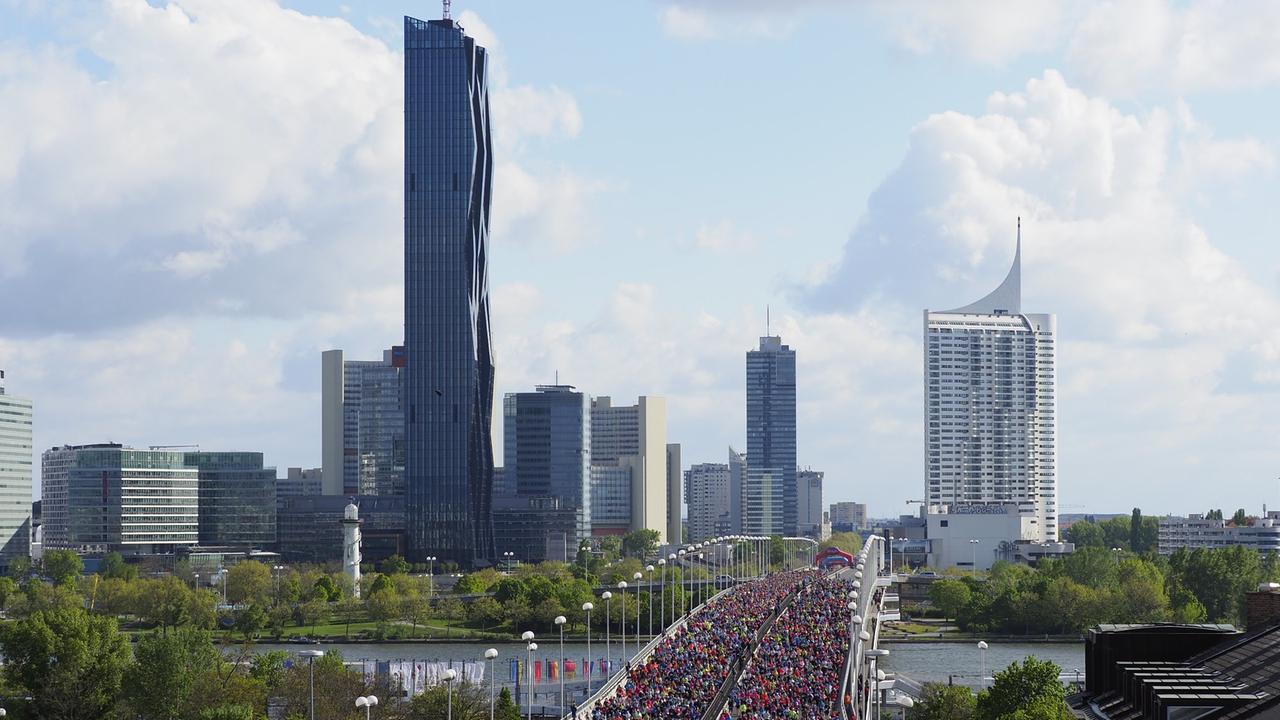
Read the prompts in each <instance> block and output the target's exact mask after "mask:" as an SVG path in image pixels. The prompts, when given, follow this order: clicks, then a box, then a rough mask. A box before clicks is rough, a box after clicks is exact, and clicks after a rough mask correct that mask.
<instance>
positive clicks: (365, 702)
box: [356, 671, 452, 720]
mask: <svg viewBox="0 0 1280 720" xmlns="http://www.w3.org/2000/svg"><path fill="white" fill-rule="evenodd" d="M450 672H452V671H450ZM377 704H378V696H377V695H366V696H363V697H358V698H356V707H358V708H364V720H369V712H370V711H372V710H373V706H374V705H377Z"/></svg>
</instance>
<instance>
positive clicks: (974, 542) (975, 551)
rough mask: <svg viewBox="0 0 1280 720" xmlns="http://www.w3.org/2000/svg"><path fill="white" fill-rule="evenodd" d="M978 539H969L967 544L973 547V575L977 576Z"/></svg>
mask: <svg viewBox="0 0 1280 720" xmlns="http://www.w3.org/2000/svg"><path fill="white" fill-rule="evenodd" d="M978 542H979V541H978V540H970V541H969V545H970V546H971V547H972V548H973V575H974V577H977V576H978Z"/></svg>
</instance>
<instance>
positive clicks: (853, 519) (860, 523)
mask: <svg viewBox="0 0 1280 720" xmlns="http://www.w3.org/2000/svg"><path fill="white" fill-rule="evenodd" d="M866 527H867V506H866V504H864V503H857V502H838V503H831V530H832V532H858V531H859V530H862V529H864V528H866Z"/></svg>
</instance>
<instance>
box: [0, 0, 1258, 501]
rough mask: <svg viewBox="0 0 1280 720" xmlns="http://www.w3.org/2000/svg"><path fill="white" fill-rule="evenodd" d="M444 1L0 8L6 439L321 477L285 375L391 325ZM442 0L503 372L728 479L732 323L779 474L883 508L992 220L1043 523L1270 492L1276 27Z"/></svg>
mask: <svg viewBox="0 0 1280 720" xmlns="http://www.w3.org/2000/svg"><path fill="white" fill-rule="evenodd" d="M438 12H439V6H438V5H437V4H436V3H426V2H419V3H406V2H383V1H377V2H347V3H340V2H325V1H320V0H316V1H307V2H302V1H293V2H290V1H288V0H281V2H274V1H272V0H218V1H216V2H215V1H214V0H175V2H172V3H162V2H152V3H150V4H148V3H146V2H143V1H142V0H109V1H104V2H101V3H80V2H75V3H73V2H47V3H46V2H32V1H30V0H0V138H3V140H0V307H4V308H5V309H6V311H5V312H3V313H0V367H4V368H6V370H7V371H8V375H9V391H10V392H12V393H14V394H22V395H27V396H32V397H34V398H35V400H36V402H37V413H38V415H37V417H38V421H37V436H36V444H37V446H38V447H39V448H44V447H48V446H50V445H54V444H59V443H64V442H92V441H100V440H105V439H113V440H118V441H123V442H130V443H134V444H139V445H146V444H173V443H187V442H191V443H200V444H201V445H202V446H204V447H208V448H235V449H261V450H263V451H264V452H266V453H267V458H268V461H269V462H271V463H274V464H276V465H278V466H280V467H285V466H289V465H307V466H314V465H318V464H319V413H318V406H319V391H318V376H319V352H320V351H321V350H323V349H327V348H330V347H343V348H345V349H346V350H348V352H349V353H351V354H352V355H354V356H362V357H377V354H378V352H379V350H380V348H382V347H384V346H386V345H389V344H392V343H394V342H397V341H398V340H399V338H400V332H401V331H400V323H401V309H400V295H399V283H400V275H401V269H400V266H399V259H400V257H399V253H400V242H401V237H400V232H401V230H400V210H401V207H400V198H399V196H398V192H399V187H400V186H399V172H400V166H399V162H400V159H399V153H400V145H401V139H400V133H401V125H400V117H399V115H400V111H401V107H400V102H401V87H400V82H401V75H400V72H401V70H400V64H399V63H400V57H399V52H400V36H399V27H400V22H401V20H400V18H401V16H402V15H403V14H413V15H417V16H419V17H435V16H436V15H437V14H438ZM454 14H455V16H456V17H459V18H461V20H462V22H463V24H464V25H465V26H466V27H467V28H468V30H469V31H470V32H472V33H473V34H474V35H476V36H477V37H478V38H479V39H480V40H481V41H482V42H483V43H485V44H487V45H489V46H490V48H491V50H492V52H493V53H494V56H495V60H496V68H495V69H496V72H495V75H494V78H493V85H492V86H491V93H492V99H493V103H494V113H495V119H496V128H495V130H496V132H497V133H498V136H497V138H496V140H497V155H498V172H497V180H496V187H495V193H496V204H495V207H494V218H493V230H494V233H493V252H492V275H491V278H490V281H491V286H492V288H493V297H494V308H495V317H494V325H495V343H496V350H497V355H498V382H499V390H500V391H514V390H522V389H527V388H528V387H530V386H532V385H533V384H535V383H539V382H547V381H550V380H552V379H553V378H554V376H555V373H556V372H557V371H558V372H559V373H560V378H561V380H562V381H564V382H570V383H573V384H576V385H578V386H579V387H580V388H582V389H583V390H585V391H587V392H590V393H593V394H598V395H612V396H614V397H616V398H619V399H620V400H623V401H628V402H629V401H631V400H632V399H633V398H634V397H635V396H636V395H638V394H662V395H666V396H667V397H668V398H669V405H670V419H669V420H670V438H671V440H672V441H678V442H682V443H683V444H684V445H685V447H686V449H685V459H686V462H707V461H721V462H722V461H724V457H725V455H726V452H727V450H726V448H727V446H728V445H730V444H733V445H736V446H741V445H742V444H743V440H744V430H743V422H744V418H743V415H744V408H743V405H744V398H743V394H742V382H743V374H744V370H743V363H744V360H743V353H745V351H746V350H747V349H749V348H751V347H752V346H753V345H754V344H755V342H756V337H757V336H758V335H759V334H761V333H762V332H763V326H764V314H765V312H764V308H765V306H766V305H768V306H771V307H772V314H773V318H774V327H775V329H777V330H778V331H779V332H781V334H782V335H783V338H784V341H786V342H788V343H789V344H791V345H792V346H793V347H795V348H796V350H797V352H798V354H799V362H800V373H801V375H800V387H799V394H800V438H799V454H800V458H801V462H802V463H803V464H805V465H809V466H812V467H814V468H817V469H822V470H825V471H826V472H827V487H826V496H827V500H828V501H836V500H846V499H853V500H861V501H866V502H868V503H870V505H871V508H870V509H871V512H872V513H873V514H875V515H889V514H896V513H898V512H901V511H905V510H906V506H905V505H903V501H904V500H905V499H908V498H911V497H915V496H916V495H918V494H919V488H920V486H921V483H922V479H921V478H922V472H923V470H922V458H921V442H922V441H921V435H920V425H921V417H920V415H921V410H920V408H921V399H920V392H921V391H920V384H921V381H920V322H921V318H920V312H921V310H922V309H923V308H925V307H935V308H941V307H954V306H958V305H962V304H964V303H966V302H969V301H971V300H973V299H975V298H976V297H978V296H980V295H982V294H984V293H985V292H986V291H987V290H989V289H990V287H992V286H994V284H995V283H997V282H998V281H999V280H1000V278H1002V277H1003V274H1004V271H1005V269H1006V268H1007V264H1008V262H1009V259H1010V257H1011V255H1012V249H1013V224H1014V217H1016V216H1019V215H1021V216H1022V217H1023V218H1024V238H1025V240H1026V253H1025V254H1026V264H1025V270H1024V284H1023V287H1024V294H1025V298H1024V307H1026V308H1027V309H1028V311H1032V312H1055V313H1057V314H1058V315H1059V328H1060V333H1061V336H1062V345H1061V350H1060V357H1059V373H1060V377H1059V382H1060V386H1061V392H1060V413H1061V422H1060V436H1061V445H1060V465H1061V474H1060V482H1061V489H1060V494H1061V497H1062V502H1063V504H1064V509H1065V510H1067V511H1074V510H1078V509H1088V510H1093V511H1099V512H1106V511H1126V510H1127V509H1128V508H1131V507H1133V506H1134V505H1142V506H1143V508H1144V510H1146V511H1147V512H1152V513H1165V512H1173V513H1183V512H1195V511H1200V510H1203V509H1204V508H1206V507H1209V506H1211V505H1212V506H1214V507H1218V506H1223V507H1228V508H1235V507H1239V506H1245V507H1247V508H1249V509H1250V510H1251V511H1258V510H1260V509H1261V505H1262V504H1263V503H1270V504H1272V505H1273V506H1274V505H1276V504H1277V503H1280V494H1278V493H1277V490H1280V486H1278V485H1277V478H1278V477H1280V451H1278V450H1277V447H1280V442H1278V441H1277V438H1278V437H1280V410H1278V409H1277V402H1276V400H1277V398H1278V397H1280V395H1277V391H1280V330H1278V328H1280V242H1277V240H1276V238H1275V237H1274V235H1275V231H1274V230H1273V228H1275V227H1276V226H1277V221H1278V220H1280V210H1277V207H1276V203H1275V202H1274V198H1275V197H1277V196H1278V194H1277V191H1280V186H1278V183H1277V178H1276V172H1275V164H1276V163H1275V152H1276V147H1277V140H1278V138H1277V132H1278V131H1277V128H1276V126H1275V123H1274V118H1275V117H1277V115H1278V114H1280V107H1277V105H1278V104H1280V103H1278V102H1277V98H1280V95H1277V84H1280V50H1277V49H1276V47H1275V46H1274V45H1275V44H1274V42H1273V41H1272V40H1271V38H1274V37H1275V36H1276V34H1277V32H1280V11H1277V9H1276V8H1274V7H1273V6H1272V5H1271V4H1269V3H1265V2H1256V3H1255V2H1240V3H1232V4H1230V5H1225V6H1224V5H1222V4H1220V3H1214V2H1209V1H1208V0H1202V1H1190V2H1178V3H1164V2H1155V1H1154V0H1152V1H1146V0H1144V1H1142V2H1126V3H1083V2H1053V1H1051V0H1035V1H1030V2H1024V3H1018V4H1017V5H1016V6H1000V5H998V4H994V3H985V2H976V1H975V2H947V3H924V2H921V3H890V2H865V3H848V2H837V1H835V0H801V1H799V2H792V3H776V2H763V0H739V1H736V2H734V1H731V0H687V1H685V2H679V3H671V2H663V1H658V0H653V1H641V0H636V1H635V2H629V3H600V2H562V3H554V4H547V3H542V4H539V3H527V2H510V1H509V0H508V1H506V2H497V1H495V2H457V3H455V5H454ZM499 451H500V448H499ZM1171 490H1172V491H1173V492H1170V491H1171Z"/></svg>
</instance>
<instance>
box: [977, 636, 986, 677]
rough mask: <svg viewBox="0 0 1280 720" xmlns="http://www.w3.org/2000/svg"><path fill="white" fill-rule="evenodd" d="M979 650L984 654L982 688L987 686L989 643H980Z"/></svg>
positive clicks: (982, 641) (980, 641) (981, 641)
mask: <svg viewBox="0 0 1280 720" xmlns="http://www.w3.org/2000/svg"><path fill="white" fill-rule="evenodd" d="M978 650H979V651H981V652H982V687H986V686H987V643H986V641H985V640H979V641H978Z"/></svg>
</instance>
